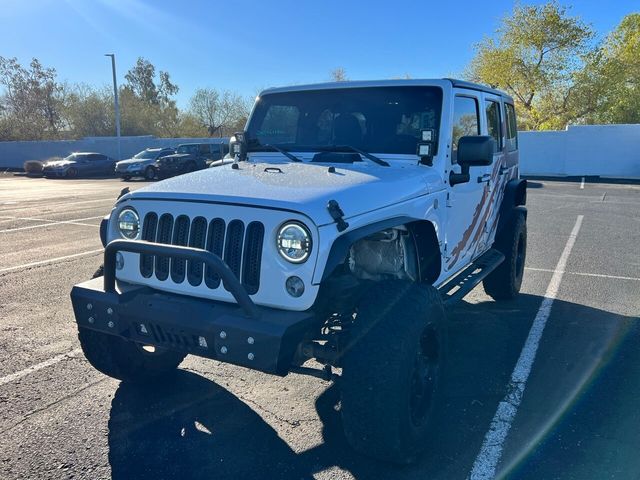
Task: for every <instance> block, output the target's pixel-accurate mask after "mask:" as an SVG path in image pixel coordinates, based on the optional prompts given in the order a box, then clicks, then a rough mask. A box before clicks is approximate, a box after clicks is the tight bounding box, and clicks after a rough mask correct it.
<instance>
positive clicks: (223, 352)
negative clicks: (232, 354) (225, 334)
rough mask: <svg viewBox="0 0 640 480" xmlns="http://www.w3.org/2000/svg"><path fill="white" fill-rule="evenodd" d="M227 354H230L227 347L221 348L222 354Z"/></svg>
mask: <svg viewBox="0 0 640 480" xmlns="http://www.w3.org/2000/svg"><path fill="white" fill-rule="evenodd" d="M227 352H228V350H227V347H225V346H222V347H220V353H222V354H223V355H224V354H225V353H227Z"/></svg>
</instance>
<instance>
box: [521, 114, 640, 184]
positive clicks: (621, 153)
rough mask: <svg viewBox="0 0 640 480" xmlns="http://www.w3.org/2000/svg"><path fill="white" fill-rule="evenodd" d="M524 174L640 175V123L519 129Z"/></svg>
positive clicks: (637, 176) (622, 176)
mask: <svg viewBox="0 0 640 480" xmlns="http://www.w3.org/2000/svg"><path fill="white" fill-rule="evenodd" d="M518 138H519V142H520V143H519V144H520V172H521V173H522V174H523V175H552V176H586V175H595V176H601V177H616V178H640V124H639V125H581V126H570V127H568V128H567V129H566V130H562V131H544V132H519V134H518Z"/></svg>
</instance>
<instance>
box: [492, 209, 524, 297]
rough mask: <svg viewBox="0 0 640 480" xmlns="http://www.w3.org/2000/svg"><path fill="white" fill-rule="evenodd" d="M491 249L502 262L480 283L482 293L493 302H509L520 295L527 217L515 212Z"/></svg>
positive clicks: (518, 211)
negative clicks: (498, 255)
mask: <svg viewBox="0 0 640 480" xmlns="http://www.w3.org/2000/svg"><path fill="white" fill-rule="evenodd" d="M493 248H495V249H496V250H498V251H500V252H501V253H502V254H503V255H504V257H505V258H504V261H503V262H502V263H501V264H500V265H499V266H498V268H496V269H495V270H494V271H493V272H491V273H490V274H489V275H487V278H485V279H484V280H483V282H482V284H483V286H484V291H485V292H486V293H487V295H489V296H491V297H492V298H493V299H494V300H510V299H512V298H515V297H516V296H517V295H518V293H520V287H521V286H522V277H523V275H524V263H525V260H526V255H527V217H526V214H525V212H523V211H520V210H515V211H514V212H513V218H512V219H511V221H510V222H509V223H508V224H507V225H506V226H505V228H504V229H503V230H502V231H501V232H500V233H499V234H498V235H497V237H496V240H495V242H494V244H493Z"/></svg>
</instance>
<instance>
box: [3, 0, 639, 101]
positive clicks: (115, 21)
mask: <svg viewBox="0 0 640 480" xmlns="http://www.w3.org/2000/svg"><path fill="white" fill-rule="evenodd" d="M0 3H1V4H2V7H1V8H0V55H2V56H4V57H17V58H18V59H19V61H20V62H22V63H24V64H27V63H28V62H29V60H30V59H31V58H32V57H37V58H38V59H39V60H40V61H41V62H42V63H43V64H44V65H46V66H51V67H55V68H56V69H57V71H58V75H59V78H60V79H62V80H68V81H70V82H85V83H88V84H92V85H108V84H110V82H111V71H110V63H109V59H108V58H106V57H104V56H103V54H104V53H108V52H109V53H110V52H114V53H115V54H116V56H117V64H118V80H119V82H123V81H124V74H125V72H126V70H128V69H129V68H130V67H131V66H132V65H133V64H134V63H135V60H136V58H137V57H138V56H143V57H145V58H147V59H148V60H150V61H151V62H152V63H154V64H155V65H156V67H157V68H158V69H161V70H167V71H168V72H169V73H170V74H171V77H172V79H173V80H174V82H175V83H177V84H178V86H179V87H180V93H179V95H178V102H179V104H180V105H182V106H185V105H186V104H187V101H188V98H189V97H190V95H191V94H192V93H193V91H194V90H195V89H196V88H198V87H216V88H220V89H232V90H236V91H238V92H240V93H242V94H244V95H253V94H254V93H256V92H257V91H258V90H260V89H261V88H266V87H270V86H277V85H286V84H292V83H313V82H319V81H326V80H328V78H329V72H330V70H332V69H333V68H335V67H337V66H342V67H344V68H345V69H346V71H347V75H348V76H349V78H351V79H376V78H393V77H400V76H403V75H404V74H409V75H411V76H412V77H414V78H420V77H443V76H455V75H460V73H461V72H462V71H463V70H464V68H465V66H466V65H467V63H468V62H469V60H470V59H471V57H472V56H473V49H472V47H473V45H474V44H475V43H476V42H478V41H479V40H481V39H482V38H483V37H484V36H488V35H491V34H492V33H493V32H494V31H495V29H496V27H497V25H498V22H499V20H500V18H501V17H503V16H504V15H506V14H508V13H509V12H510V11H511V10H512V8H513V4H514V2H513V1H509V0H492V1H490V2H479V1H477V0H456V1H433V0H431V1H429V0H422V1H404V0H394V1H385V2H381V1H374V0H370V1H349V0H341V1H336V0H320V1H315V2H311V1H304V0H297V1H294V0H282V1H264V0H243V1H235V2H229V1H227V2H216V1H204V0H197V1H196V0H194V1H167V0H156V1H152V0H93V1H89V0H0ZM523 3H524V2H523ZM526 3H543V2H537V1H532V2H526ZM563 4H564V5H571V12H572V13H573V14H576V15H579V16H581V17H582V18H583V19H584V20H585V21H586V22H588V23H590V24H592V26H593V27H594V29H596V31H597V32H598V33H599V34H600V35H603V34H604V33H606V32H607V31H609V30H611V29H612V28H613V27H614V26H615V25H617V24H618V23H619V22H620V20H621V19H622V17H624V15H625V14H628V13H631V12H633V11H638V10H640V4H639V3H638V1H637V0H633V1H632V0H615V1H611V2H605V1H603V0H574V2H573V3H568V2H564V3H563Z"/></svg>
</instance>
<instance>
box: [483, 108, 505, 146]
mask: <svg viewBox="0 0 640 480" xmlns="http://www.w3.org/2000/svg"><path fill="white" fill-rule="evenodd" d="M484 106H485V112H486V115H487V133H488V134H489V135H491V136H492V137H493V138H494V140H495V141H496V147H497V149H498V151H501V150H502V119H501V118H500V104H499V103H498V102H494V101H493V100H486V101H485V104H484Z"/></svg>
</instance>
